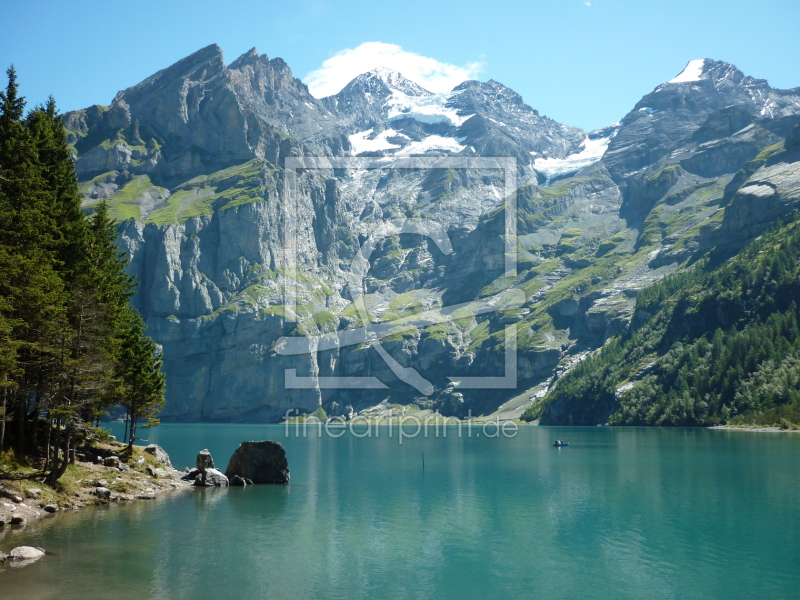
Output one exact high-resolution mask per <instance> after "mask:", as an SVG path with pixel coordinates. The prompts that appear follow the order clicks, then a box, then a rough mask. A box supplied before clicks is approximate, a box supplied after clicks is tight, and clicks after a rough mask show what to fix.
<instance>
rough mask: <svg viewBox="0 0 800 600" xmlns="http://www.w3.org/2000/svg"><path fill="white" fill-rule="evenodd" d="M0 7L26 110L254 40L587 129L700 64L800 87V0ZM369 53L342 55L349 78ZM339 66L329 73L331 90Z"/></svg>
mask: <svg viewBox="0 0 800 600" xmlns="http://www.w3.org/2000/svg"><path fill="white" fill-rule="evenodd" d="M1 1H2V4H1V5H0V9H1V12H0V14H2V24H0V65H2V67H3V68H4V69H5V68H6V67H7V66H8V65H9V64H11V63H14V64H15V66H16V67H17V71H18V75H19V80H20V84H21V87H22V93H23V94H24V95H25V96H26V97H27V98H28V100H29V103H30V104H31V105H32V104H34V103H38V102H42V101H44V100H45V99H46V97H47V96H48V95H49V94H51V93H52V94H53V95H54V96H55V98H56V101H57V102H58V104H59V106H60V107H61V109H62V110H72V109H78V108H84V107H86V106H89V105H91V104H108V103H110V101H111V99H112V98H113V97H114V94H115V93H116V92H117V91H118V90H120V89H124V88H126V87H129V86H131V85H134V84H136V83H138V82H139V81H141V80H142V79H144V78H145V77H147V76H149V75H151V74H153V73H154V72H156V71H158V70H159V69H162V68H164V67H167V66H169V65H170V64H172V63H173V62H175V61H176V60H178V59H180V58H182V57H184V56H186V55H188V54H190V53H192V52H194V51H195V50H198V49H199V48H202V47H204V46H206V45H208V44H211V43H217V44H219V45H220V46H221V47H222V48H223V50H224V51H225V58H226V61H227V62H232V61H233V60H234V59H235V58H236V57H237V56H239V55H240V54H242V53H244V52H246V51H247V50H248V49H250V48H251V47H253V46H255V47H257V48H258V51H259V52H260V53H266V54H268V55H269V56H270V57H271V58H273V57H276V56H280V57H281V58H283V59H285V60H286V61H287V63H288V64H289V66H290V67H291V68H292V70H293V72H294V74H295V76H297V77H300V78H304V77H306V75H307V74H309V73H311V72H313V71H317V70H319V69H320V68H321V66H322V65H323V63H324V62H325V61H326V60H329V59H331V57H334V56H335V55H337V53H343V52H344V51H346V50H348V49H356V48H358V47H359V46H361V44H364V43H365V42H380V43H383V44H392V45H395V46H399V47H401V48H402V52H400V54H399V55H398V54H397V52H395V55H394V59H396V60H399V61H400V64H406V63H403V62H402V60H406V59H408V61H410V62H408V64H412V63H414V61H415V60H416V61H417V63H419V60H418V59H415V57H414V55H418V56H421V57H429V58H431V59H435V61H438V62H439V63H443V65H442V69H443V70H442V71H441V72H442V73H445V74H448V73H449V75H450V76H452V77H455V78H456V79H458V77H459V76H477V78H478V79H482V80H487V79H495V80H497V81H500V82H501V83H503V84H505V85H507V86H508V87H510V88H512V89H514V90H516V91H517V92H519V93H520V94H521V95H522V97H523V98H524V99H525V101H526V102H527V103H528V104H530V105H531V106H533V107H534V108H537V109H539V111H540V112H541V113H542V114H545V115H547V116H549V117H551V118H554V119H556V120H558V121H560V122H562V123H565V124H568V125H575V126H578V127H583V128H585V129H594V128H597V127H601V126H603V125H606V124H608V123H612V122H614V121H618V120H619V119H620V118H621V117H622V116H624V115H625V113H626V112H628V111H629V110H630V109H631V108H632V107H633V105H634V104H635V103H636V101H637V100H638V99H639V98H641V97H642V96H643V95H644V94H646V93H648V92H650V91H652V89H653V88H655V87H656V86H657V85H659V84H660V83H663V82H664V81H667V80H669V79H671V78H673V77H674V76H675V75H677V74H678V73H679V72H680V71H681V70H682V69H683V67H684V66H685V64H686V63H687V62H688V61H689V60H692V59H695V58H714V59H718V60H726V61H728V62H731V63H733V64H735V65H737V66H738V67H739V68H740V69H741V70H742V71H744V72H745V73H746V74H748V75H752V76H754V77H760V78H764V79H767V80H769V82H770V84H771V85H772V86H773V87H781V88H789V87H795V86H800V36H798V34H797V27H798V23H800V2H797V0H762V1H761V2H758V3H753V2H737V1H727V2H719V1H707V2H703V1H701V0H692V1H688V0H671V1H669V2H653V1H651V0H640V1H638V2H634V1H628V0H590V1H585V0H527V1H519V2H517V1H505V2H504V1H501V0H494V1H492V2H485V1H484V2H478V1H471V0H462V1H458V2H456V1H449V0H439V1H436V0H427V1H423V2H420V1H416V0H403V1H395V2H391V3H380V2H374V1H373V2H367V1H361V0H357V1H350V2H347V1H342V0H340V1H338V2H336V1H328V0H292V1H287V2H275V1H264V0H247V1H240V2H235V1H232V2H225V3H223V2H209V1H206V0H194V1H192V2H184V1H180V0H178V1H174V0H160V1H151V0H139V1H137V2H132V3H121V2H108V1H107V0H105V1H103V2H98V1H95V0H84V1H80V2H63V1H61V0H59V1H52V0H44V1H40V2H35V3H34V2H11V1H10V0H1ZM365 48H366V49H367V50H369V48H373V49H374V48H375V46H372V47H365ZM379 48H384V49H385V48H386V47H384V46H380V47H379ZM363 50H364V48H362V51H361V52H356V53H347V52H344V54H340V56H345V57H346V58H352V59H353V60H350V61H349V63H348V64H347V65H346V66H347V68H348V69H350V70H352V69H353V68H355V67H354V64H355V65H356V66H357V64H358V63H357V59H358V60H361V59H363V57H364V56H366V55H369V54H370V52H364V51H363ZM405 53H413V55H412V54H405ZM373 54H374V53H373ZM391 54H392V53H391V52H389V55H391ZM359 57H361V58H359ZM354 61H355V62H354ZM343 62H347V61H339V63H343ZM339 63H336V61H334V66H333V67H331V68H329V69H328V70H327V71H323V72H322V75H323V76H325V77H327V79H325V81H326V82H327V85H328V89H329V88H330V86H332V85H335V80H336V77H337V76H338V77H339V78H341V77H342V74H343V72H335V71H336V68H337V67H336V65H337V64H339ZM419 64H421V63H419ZM329 65H330V63H329ZM340 66H342V65H341V64H340ZM447 69H450V70H449V71H448V70H447ZM459 69H461V70H460V71H459ZM317 75H320V73H318V74H317ZM323 79H324V77H323ZM431 83H435V82H431ZM439 83H442V82H441V81H439Z"/></svg>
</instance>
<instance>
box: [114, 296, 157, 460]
mask: <svg viewBox="0 0 800 600" xmlns="http://www.w3.org/2000/svg"><path fill="white" fill-rule="evenodd" d="M144 330H145V327H144V321H142V317H141V316H140V315H139V312H138V311H137V310H136V309H133V308H131V309H130V312H129V329H128V331H127V335H126V337H125V340H124V343H123V346H122V352H121V356H120V358H121V361H120V369H121V374H122V380H123V382H124V385H125V391H124V396H123V401H122V405H123V406H124V407H125V409H126V411H127V419H128V423H129V424H130V436H129V438H128V451H129V452H130V451H131V450H132V449H133V444H134V442H135V441H136V430H137V428H138V427H140V426H141V427H152V426H154V425H158V423H159V421H158V419H157V418H156V415H157V414H158V412H159V411H160V410H161V408H162V406H163V405H164V388H165V385H166V379H165V376H164V374H163V373H162V372H161V365H162V353H161V351H160V350H159V349H158V347H157V346H156V343H155V342H154V341H153V340H152V339H150V338H149V337H147V336H146V335H145V332H144ZM140 421H144V422H143V423H141V425H140Z"/></svg>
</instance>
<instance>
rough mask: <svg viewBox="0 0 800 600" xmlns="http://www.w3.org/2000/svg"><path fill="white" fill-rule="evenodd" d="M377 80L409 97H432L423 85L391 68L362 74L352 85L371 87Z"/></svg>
mask: <svg viewBox="0 0 800 600" xmlns="http://www.w3.org/2000/svg"><path fill="white" fill-rule="evenodd" d="M375 80H378V81H381V82H382V83H383V84H384V85H385V86H386V87H387V88H389V89H390V90H396V91H399V92H402V93H404V94H406V95H407V96H432V95H433V92H429V91H428V90H426V89H425V88H424V87H422V86H421V85H418V84H416V83H414V82H413V81H411V80H410V79H408V78H407V77H405V76H404V75H403V74H402V73H400V72H399V71H395V70H394V69H390V68H389V67H377V68H375V69H372V70H371V71H367V72H366V73H362V74H361V75H359V76H358V77H356V78H355V79H354V80H353V81H352V82H351V83H350V85H352V84H354V83H361V84H367V85H370V84H372V83H374V82H375Z"/></svg>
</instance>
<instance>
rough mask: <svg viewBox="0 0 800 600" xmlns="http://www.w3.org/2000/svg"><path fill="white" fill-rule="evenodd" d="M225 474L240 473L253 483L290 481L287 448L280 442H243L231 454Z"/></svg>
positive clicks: (239, 474) (229, 475)
mask: <svg viewBox="0 0 800 600" xmlns="http://www.w3.org/2000/svg"><path fill="white" fill-rule="evenodd" d="M225 475H227V476H228V477H229V478H232V477H233V476H234V475H238V476H239V477H241V478H243V479H251V480H252V481H253V483H289V463H288V462H287V460H286V450H284V449H283V446H281V445H280V444H279V443H278V442H272V441H263V442H242V445H241V446H239V447H238V448H237V449H236V452H234V453H233V456H231V460H230V461H229V462H228V468H227V469H225Z"/></svg>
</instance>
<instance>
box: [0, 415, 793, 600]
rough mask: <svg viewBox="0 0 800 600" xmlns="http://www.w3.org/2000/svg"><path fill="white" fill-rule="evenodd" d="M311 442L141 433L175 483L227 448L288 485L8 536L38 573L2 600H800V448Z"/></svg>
mask: <svg viewBox="0 0 800 600" xmlns="http://www.w3.org/2000/svg"><path fill="white" fill-rule="evenodd" d="M317 431H318V430H317V429H316V428H309V429H308V430H307V431H306V436H305V437H303V436H302V431H300V432H299V433H300V435H298V432H297V431H296V430H295V427H294V426H292V427H290V428H289V430H288V435H287V430H286V429H285V427H284V426H278V425H273V426H265V425H162V426H160V427H158V428H157V429H154V430H150V431H145V432H143V435H144V437H147V438H148V439H149V440H150V441H151V442H155V443H158V444H160V445H162V446H163V447H164V448H165V449H166V450H167V452H169V454H170V456H171V458H172V462H173V464H174V465H175V466H176V467H177V468H183V467H184V466H186V465H192V464H193V463H194V458H195V455H196V454H197V451H198V450H201V449H203V448H208V449H209V450H211V452H212V454H213V456H214V458H215V461H216V462H217V466H218V467H221V468H222V469H224V468H225V465H226V464H227V460H228V458H229V457H230V455H231V454H232V453H233V451H234V450H235V449H236V447H237V446H238V445H239V443H240V442H242V441H245V440H261V439H275V440H279V441H281V443H283V444H284V446H285V447H286V451H287V456H288V459H289V467H290V470H291V484H290V485H288V486H254V487H250V488H246V489H242V488H232V489H210V490H190V491H186V492H178V493H175V494H171V495H167V496H162V497H160V498H159V499H157V500H155V501H150V502H148V501H137V502H135V503H132V504H130V505H125V506H110V507H108V508H101V509H96V510H85V511H81V512H77V513H70V514H57V515H55V516H53V517H51V518H47V519H44V520H43V521H40V522H38V523H36V524H34V525H33V526H29V527H28V528H27V529H24V530H19V531H13V532H7V533H5V534H3V535H2V537H0V549H3V550H6V551H7V550H8V549H10V548H11V547H13V546H16V545H21V544H30V545H35V546H41V547H44V548H45V549H46V550H47V551H48V552H49V553H51V554H50V555H49V556H46V557H45V558H43V559H42V560H40V561H39V562H38V563H35V564H34V565H31V566H29V567H25V568H23V569H18V570H17V569H10V570H7V571H6V572H4V573H0V598H2V600H12V599H25V600H37V599H44V598H58V599H59V600H65V599H73V598H74V599H87V600H91V599H95V598H103V599H107V598H114V597H119V598H123V597H124V598H136V599H145V598H157V599H165V600H174V599H184V598H185V599H191V600H200V599H206V598H208V599H216V598H222V599H229V600H240V599H245V600H247V599H251V598H253V599H261V598H276V599H283V598H286V599H292V600H299V599H305V598H309V599H311V598H336V599H353V598H370V599H384V598H415V599H426V598H431V599H448V598H492V599H493V598H514V599H517V598H547V599H561V598H564V599H578V598H593V599H594V598H598V599H604V598H613V599H617V600H618V599H620V598H636V599H643V598H674V599H681V600H685V599H693V598H698V599H700V598H708V599H729V598H757V597H765V598H770V600H777V599H780V598H798V597H800V434H783V433H772V434H770V433H748V432H739V431H723V430H704V429H700V430H692V429H638V428H635V429H633V428H631V429H628V428H609V427H595V428H555V427H553V428H545V427H541V428H539V427H522V428H520V430H519V432H518V434H517V435H516V436H515V437H502V436H501V437H496V438H495V437H492V438H487V437H486V436H485V435H481V436H480V437H477V435H476V433H481V432H480V430H477V429H476V430H474V431H473V432H472V436H471V437H468V436H467V431H466V430H462V435H461V437H459V435H458V429H457V428H454V427H451V428H448V431H447V437H442V430H439V436H438V437H436V436H435V435H433V433H432V432H429V435H428V437H422V436H419V437H415V438H406V439H403V443H402V444H400V443H399V438H398V437H397V429H396V428H395V429H394V431H393V435H392V437H389V431H388V428H387V427H380V428H375V427H373V428H372V429H371V430H370V432H369V435H367V434H366V429H362V430H360V431H356V432H355V434H353V433H350V432H347V433H345V434H344V435H343V436H342V437H339V438H333V437H328V436H326V435H322V436H321V437H318V435H317ZM359 436H364V437H359ZM557 438H561V439H565V440H568V441H569V442H570V446H569V447H568V448H553V447H552V442H553V441H554V440H555V439H557ZM423 453H424V460H425V470H424V471H423V470H422V455H423Z"/></svg>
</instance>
